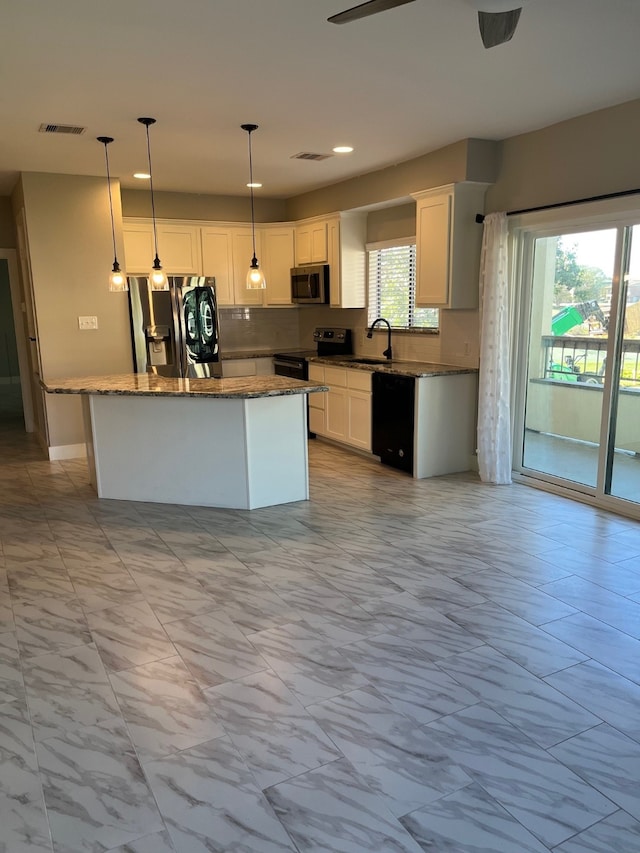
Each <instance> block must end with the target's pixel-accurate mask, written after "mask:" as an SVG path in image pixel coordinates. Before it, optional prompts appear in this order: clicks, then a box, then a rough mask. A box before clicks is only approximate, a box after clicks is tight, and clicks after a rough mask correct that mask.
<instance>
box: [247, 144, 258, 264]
mask: <svg viewBox="0 0 640 853" xmlns="http://www.w3.org/2000/svg"><path fill="white" fill-rule="evenodd" d="M247 136H248V137H249V190H250V191H251V237H252V241H253V259H254V260H255V257H256V217H255V213H254V209H253V158H252V156H251V131H249V133H248V134H247Z"/></svg>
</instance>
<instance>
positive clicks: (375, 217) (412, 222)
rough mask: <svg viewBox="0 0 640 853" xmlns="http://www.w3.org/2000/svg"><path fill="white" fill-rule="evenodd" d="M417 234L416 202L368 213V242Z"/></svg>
mask: <svg viewBox="0 0 640 853" xmlns="http://www.w3.org/2000/svg"><path fill="white" fill-rule="evenodd" d="M415 236H416V203H415V201H412V202H411V203H410V204H401V205H398V206H397V207H384V208H382V210H372V211H371V212H370V213H369V214H368V215H367V243H378V242H382V241H383V240H396V239H402V238H404V237H415Z"/></svg>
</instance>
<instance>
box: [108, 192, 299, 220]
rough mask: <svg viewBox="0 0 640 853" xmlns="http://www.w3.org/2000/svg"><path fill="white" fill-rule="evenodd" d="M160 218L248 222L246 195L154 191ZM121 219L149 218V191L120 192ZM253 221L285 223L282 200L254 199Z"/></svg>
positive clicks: (249, 211) (248, 209)
mask: <svg viewBox="0 0 640 853" xmlns="http://www.w3.org/2000/svg"><path fill="white" fill-rule="evenodd" d="M153 196H154V201H155V207H156V216H157V217H158V218H159V219H209V220H212V221H216V220H217V221H218V222H250V221H251V205H250V201H249V196H229V195H227V196H225V195H220V196H215V195H196V194H195V193H171V192H154V194H153ZM122 214H123V216H141V217H144V218H149V217H150V216H151V197H150V194H149V190H148V189H144V190H122ZM255 216H256V222H285V221H286V204H285V201H284V200H283V199H269V198H266V199H265V198H259V197H258V198H256V199H255Z"/></svg>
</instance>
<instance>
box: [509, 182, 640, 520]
mask: <svg viewBox="0 0 640 853" xmlns="http://www.w3.org/2000/svg"><path fill="white" fill-rule="evenodd" d="M639 223H640V194H639V195H638V196H628V197H622V198H617V199H607V200H605V201H599V202H589V203H584V204H575V205H571V206H564V207H561V208H556V209H550V210H544V211H536V212H533V213H526V214H520V215H518V216H513V217H509V233H510V236H511V238H512V244H511V258H510V264H511V270H512V275H511V288H512V300H513V311H512V316H513V317H514V320H515V322H514V324H513V341H512V344H513V345H512V377H513V381H512V386H511V412H512V437H513V456H512V467H513V479H514V480H516V481H517V482H522V483H526V484H528V485H532V486H535V487H537V488H540V489H543V490H545V491H549V492H553V493H554V494H560V495H563V496H565V497H570V498H573V499H574V500H579V501H582V502H586V503H589V504H591V505H593V506H597V507H599V508H601V509H605V510H609V511H611V512H616V513H619V514H621V515H626V516H629V517H631V518H635V519H640V504H634V503H633V502H631V501H627V500H624V499H622V498H618V497H615V496H614V495H605V494H603V493H599V491H598V490H602V486H603V475H604V466H603V465H600V464H599V466H598V467H599V479H598V482H597V485H596V487H591V486H587V485H585V484H582V483H571V484H570V481H567V480H563V479H561V478H559V477H554V476H553V475H551V474H546V473H544V472H536V473H535V476H534V475H533V474H532V473H530V472H529V469H525V468H524V467H523V465H522V447H523V441H524V420H525V406H526V384H527V376H528V350H529V326H530V313H531V296H532V294H531V284H532V277H533V261H534V246H535V241H536V239H537V238H539V237H548V236H554V235H555V234H557V233H559V232H562V231H564V232H565V233H571V232H574V233H577V232H579V231H591V230H597V229H605V228H624V227H625V226H634V225H636V226H637V225H639ZM620 259H621V252H620V251H619V246H618V244H617V245H616V259H615V269H614V287H613V292H612V304H611V316H618V315H619V312H620V310H621V300H622V290H623V288H622V287H621V286H620V282H619V276H620ZM616 278H618V281H617V282H616ZM615 345H616V341H615V339H614V336H613V335H611V336H609V341H608V347H607V353H608V358H607V362H608V364H609V365H610V368H609V369H610V373H609V375H610V376H613V375H614V365H613V359H612V358H610V357H609V356H612V355H613V353H614V348H615ZM614 378H615V377H614ZM612 385H613V383H612V382H608V383H606V385H605V391H604V397H603V409H602V421H601V426H602V428H601V432H600V435H601V438H602V441H601V443H600V454H601V458H602V459H605V458H606V454H607V452H608V451H609V446H610V442H611V428H612V426H613V424H612V420H611V411H612V406H613V404H614V402H615V399H616V395H615V393H614V390H613V387H612ZM605 427H606V429H605Z"/></svg>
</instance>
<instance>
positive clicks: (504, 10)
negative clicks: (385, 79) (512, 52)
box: [327, 0, 526, 47]
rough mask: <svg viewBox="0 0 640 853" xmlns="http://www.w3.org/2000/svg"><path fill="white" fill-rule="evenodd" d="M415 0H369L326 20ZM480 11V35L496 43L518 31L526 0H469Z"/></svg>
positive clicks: (360, 15)
mask: <svg viewBox="0 0 640 853" xmlns="http://www.w3.org/2000/svg"><path fill="white" fill-rule="evenodd" d="M413 2H414V0H368V2H367V3H361V4H360V5H359V6H353V8H351V9H347V10H346V11H344V12H339V13H338V14H337V15H332V16H331V17H330V18H328V19H327V20H328V21H329V22H330V23H332V24H348V23H350V22H351V21H357V20H358V18H367V17H368V16H369V15H377V14H378V12H384V11H386V10H387V9H394V8H395V7H396V6H404V5H405V4H406V3H413ZM467 2H469V3H470V4H471V5H472V6H474V7H475V9H477V11H478V24H479V26H480V35H481V37H482V43H483V44H484V46H485V47H495V46H496V45H499V44H504V42H506V41H509V40H510V39H511V37H512V35H513V34H514V33H515V31H516V27H517V26H518V20H519V19H520V12H522V5H523V3H524V2H526V0H520V6H519V7H517V8H515V9H514V8H513V6H514V5H515V4H516V3H518V0H467Z"/></svg>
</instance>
